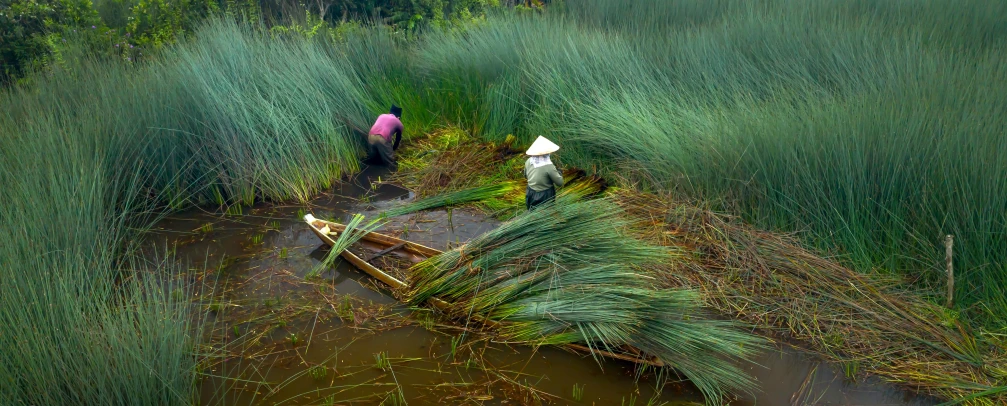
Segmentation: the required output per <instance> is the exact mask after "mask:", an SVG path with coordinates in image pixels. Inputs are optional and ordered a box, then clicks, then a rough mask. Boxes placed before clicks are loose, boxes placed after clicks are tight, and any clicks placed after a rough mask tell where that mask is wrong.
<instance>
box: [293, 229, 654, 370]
mask: <svg viewBox="0 0 1007 406" xmlns="http://www.w3.org/2000/svg"><path fill="white" fill-rule="evenodd" d="M304 222H305V223H308V227H309V228H311V231H312V232H314V233H315V235H317V236H318V238H319V239H320V240H322V242H324V243H325V244H327V245H328V246H330V247H331V246H333V245H335V243H336V238H338V235H339V233H342V232H344V231H346V226H345V225H343V224H340V223H336V222H332V221H327V220H321V219H317V218H315V216H313V215H311V214H306V215H305V216H304ZM361 241H363V242H364V243H365V244H366V243H369V244H368V245H371V248H373V249H375V251H376V253H375V254H372V255H370V256H369V257H368V258H367V259H366V260H365V259H363V258H361V257H360V256H358V255H356V254H354V253H352V252H350V250H348V249H347V250H343V252H342V253H341V254H340V256H342V257H343V258H344V259H346V260H347V261H349V262H350V263H351V264H353V265H354V266H356V267H357V268H359V269H360V270H362V271H364V272H366V273H367V274H368V275H370V276H372V277H374V278H376V279H378V280H380V281H381V282H384V283H385V284H386V285H388V286H390V287H392V288H394V289H404V288H407V287H408V286H409V285H408V284H407V283H405V282H403V281H401V280H399V279H397V278H395V277H394V276H392V275H389V274H388V273H387V272H385V271H383V270H381V269H379V268H378V267H376V266H374V265H372V264H371V263H370V262H368V261H370V260H372V259H375V258H377V257H380V256H382V255H387V254H389V253H391V252H394V251H401V254H403V255H400V256H403V257H405V258H407V259H408V260H409V261H410V262H412V263H414V264H415V263H419V262H421V261H423V260H425V259H427V258H430V257H433V256H436V255H439V254H442V253H443V251H439V250H436V249H433V248H430V247H427V246H423V245H420V244H417V243H414V242H410V241H406V240H402V239H399V238H395V237H392V236H389V235H384V234H381V233H377V232H373V231H372V232H369V233H367V234H365V235H364V236H363V237H361ZM428 302H429V303H430V304H431V305H433V306H435V307H437V308H439V309H441V310H444V311H447V310H449V309H450V308H451V304H450V303H448V302H445V301H444V300H441V299H438V298H430V299H429V300H428ZM473 319H475V320H476V321H478V322H480V323H482V324H484V325H486V326H490V327H493V326H496V325H497V324H498V323H497V322H495V321H493V320H486V319H482V318H478V317H473ZM563 347H565V348H567V349H570V350H575V351H579V352H586V353H594V354H598V355H601V356H604V357H608V358H613V359H619V360H623V361H630V362H634V363H638V364H647V365H651V366H656V367H662V366H664V365H665V364H664V362H662V361H661V360H659V359H653V358H651V359H644V358H639V357H637V356H638V355H640V354H639V351H638V350H636V349H634V348H628V349H627V350H629V352H630V353H633V354H635V355H637V356H631V355H624V354H616V353H613V352H608V351H602V350H599V349H597V348H596V349H591V348H588V347H586V346H583V345H579V344H566V345H564V346H563Z"/></svg>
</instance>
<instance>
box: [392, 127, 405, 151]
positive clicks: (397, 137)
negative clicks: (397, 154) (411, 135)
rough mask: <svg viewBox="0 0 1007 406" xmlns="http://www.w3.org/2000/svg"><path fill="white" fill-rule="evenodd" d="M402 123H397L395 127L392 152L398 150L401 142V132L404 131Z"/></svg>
mask: <svg viewBox="0 0 1007 406" xmlns="http://www.w3.org/2000/svg"><path fill="white" fill-rule="evenodd" d="M404 129H405V128H404V126H403V125H402V122H401V121H399V125H398V126H396V127H395V142H393V143H392V150H393V151H394V150H396V149H399V142H400V141H402V130H404Z"/></svg>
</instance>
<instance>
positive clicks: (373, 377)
mask: <svg viewBox="0 0 1007 406" xmlns="http://www.w3.org/2000/svg"><path fill="white" fill-rule="evenodd" d="M381 176H384V177H386V178H387V176H388V173H387V171H386V170H385V169H383V168H368V169H366V170H365V171H363V172H362V173H360V174H358V175H357V176H355V177H353V178H351V179H348V180H346V181H344V182H341V183H340V184H338V185H337V186H336V187H335V188H333V189H332V190H330V191H329V192H328V193H325V194H322V195H320V196H318V197H317V198H316V199H314V200H313V201H312V202H310V203H309V204H306V205H266V204H263V205H257V206H255V207H250V208H249V207H246V208H243V209H242V210H240V212H239V211H237V210H232V211H231V212H230V214H228V215H221V214H218V213H208V212H202V211H199V210H195V211H190V212H185V213H180V214H176V215H174V216H172V217H170V218H168V219H165V220H164V221H162V222H160V223H159V224H158V225H157V227H156V228H155V232H154V233H152V236H151V241H150V242H149V244H148V246H149V247H151V249H153V250H155V251H160V252H164V251H167V252H171V253H173V254H174V257H175V258H176V259H177V260H178V261H180V262H182V263H184V264H186V266H187V267H188V269H189V272H188V273H187V277H188V278H189V279H190V280H191V281H194V282H195V283H194V286H198V287H199V289H198V290H197V291H195V292H194V293H193V301H194V302H195V303H197V304H198V305H199V307H200V309H202V310H204V311H202V312H198V313H200V314H201V317H205V319H201V320H200V323H202V324H203V326H204V331H203V333H202V334H203V335H204V338H205V339H206V340H208V342H209V343H210V344H209V345H207V346H206V347H204V348H203V349H202V352H203V353H204V354H205V355H206V360H205V361H204V362H203V364H202V371H203V375H204V376H205V377H204V378H202V379H201V380H200V382H199V385H200V386H199V388H200V402H201V403H202V404H228V405H230V404H263V405H267V404H268V405H273V404H289V405H336V404H387V405H399V404H412V405H433V404H490V405H507V404H549V403H552V404H584V405H613V404H614V405H645V404H672V405H674V404H697V403H698V404H701V402H702V397H701V396H700V395H699V394H698V393H697V392H696V391H695V389H694V388H693V387H692V386H691V385H690V384H689V383H688V382H675V381H674V380H673V383H669V384H666V385H665V386H664V387H662V388H656V387H655V382H657V381H658V380H657V379H655V377H654V376H651V375H649V373H643V374H638V373H637V372H636V371H637V370H636V368H635V366H634V365H632V364H630V363H628V362H624V361H615V360H595V359H593V358H592V357H591V356H589V355H585V354H576V353H571V352H567V351H563V350H560V349H556V348H547V347H543V348H537V349H535V348H531V347H524V346H506V345H502V344H494V343H489V342H487V341H486V340H484V339H483V338H482V337H480V335H479V334H478V333H477V332H476V331H473V330H471V329H466V326H458V325H454V324H451V323H449V322H446V321H444V320H441V319H439V318H437V317H436V316H435V315H434V314H432V313H431V312H430V311H429V310H427V309H423V308H409V307H407V306H405V305H402V304H401V303H400V302H399V301H398V300H397V299H396V298H395V297H393V296H392V295H391V294H390V292H388V291H387V290H385V289H384V288H383V287H382V286H381V285H379V284H377V283H376V282H375V281H374V280H373V279H371V278H370V277H368V276H367V275H366V274H364V273H362V272H360V271H358V270H356V269H355V268H353V267H352V266H350V265H349V264H347V263H346V262H344V261H337V262H336V264H335V265H333V266H331V267H328V268H324V269H318V267H317V265H318V264H319V263H320V262H321V261H322V260H323V259H324V258H325V255H326V254H327V252H328V250H327V247H326V246H325V245H324V244H323V243H322V242H321V241H320V240H319V239H318V237H317V236H315V235H314V234H313V233H312V232H311V231H310V230H309V229H308V227H307V225H306V224H305V223H304V221H303V220H302V218H303V215H304V214H307V213H311V214H313V215H314V216H315V217H318V218H328V219H334V220H336V221H341V222H345V221H346V220H347V219H348V218H349V216H350V215H352V214H353V213H362V214H365V215H367V216H368V218H373V217H374V216H376V215H377V213H378V212H379V211H381V210H382V209H384V208H388V207H392V206H394V205H396V204H401V203H402V202H403V201H405V200H409V199H411V198H412V197H413V196H412V195H411V194H410V193H409V192H408V191H407V190H405V189H402V188H400V187H397V186H395V185H392V184H382V183H377V182H375V180H377V179H378V178H379V177H381ZM497 224H498V223H497V222H496V221H494V220H492V219H489V218H487V217H485V216H483V215H480V214H478V213H472V212H468V211H464V210H453V211H445V210H435V211H429V212H425V213H420V214H416V215H407V216H401V217H399V218H395V219H392V221H391V222H390V223H388V224H387V225H385V226H384V227H383V228H382V229H381V232H385V233H389V234H393V235H398V236H401V237H402V238H404V239H408V240H411V241H415V242H418V243H420V244H424V245H427V246H430V247H433V248H436V249H441V250H443V249H447V248H450V247H453V246H456V245H457V244H462V243H464V242H465V241H467V240H468V239H470V238H472V237H473V236H476V235H479V234H481V233H483V232H486V231H488V230H491V229H492V228H494V227H495V226H496V225H497ZM758 364H759V366H753V367H751V368H750V372H751V374H752V375H753V376H755V377H756V378H757V380H758V382H759V385H760V388H759V391H758V392H756V393H754V394H751V395H741V396H740V398H739V399H736V400H735V401H733V402H732V403H731V404H733V405H798V404H800V405H931V404H935V402H934V401H933V400H932V399H928V398H924V397H919V396H915V395H913V394H912V393H909V392H907V391H904V390H901V389H899V388H896V387H894V386H890V385H887V384H884V383H880V381H878V380H876V379H867V380H862V381H859V382H851V381H849V380H847V379H845V377H844V374H843V372H842V371H841V370H838V369H837V368H836V367H834V366H831V365H828V364H825V363H820V362H818V361H816V360H815V359H814V357H810V356H806V355H804V354H802V353H800V352H798V351H795V350H793V349H790V348H787V347H782V346H781V347H780V348H779V349H778V350H777V351H772V352H769V353H767V354H765V355H764V356H762V357H761V358H760V359H759V360H758Z"/></svg>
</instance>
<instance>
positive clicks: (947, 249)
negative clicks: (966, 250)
mask: <svg viewBox="0 0 1007 406" xmlns="http://www.w3.org/2000/svg"><path fill="white" fill-rule="evenodd" d="M952 245H954V237H953V236H952V235H951V234H948V236H947V237H944V255H945V257H944V258H945V260H947V263H948V304H947V307H951V303H952V301H953V299H954V292H955V268H954V264H953V263H952V261H951V246H952Z"/></svg>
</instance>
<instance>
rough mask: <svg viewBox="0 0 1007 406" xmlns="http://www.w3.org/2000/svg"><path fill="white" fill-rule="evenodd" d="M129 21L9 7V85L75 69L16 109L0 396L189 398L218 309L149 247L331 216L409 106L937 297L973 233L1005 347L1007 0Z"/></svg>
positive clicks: (113, 13)
mask: <svg viewBox="0 0 1007 406" xmlns="http://www.w3.org/2000/svg"><path fill="white" fill-rule="evenodd" d="M116 1H117V0H108V2H101V3H98V4H97V5H94V7H95V10H97V13H98V14H99V16H98V18H100V19H101V20H100V21H98V22H100V23H95V24H93V26H94V27H95V28H93V29H91V28H90V27H87V28H88V29H91V30H93V31H86V30H85V31H83V32H77V33H73V29H74V28H73V27H74V26H75V25H78V24H85V26H86V24H87V22H88V21H95V20H94V19H95V18H96V17H95V16H94V14H93V13H91V12H90V11H88V10H86V9H84V7H85V6H88V7H91V5H90V4H88V3H87V2H69V1H61V2H56V3H51V2H50V3H47V4H50V5H46V6H43V5H39V4H37V2H25V1H18V2H15V3H16V5H17V7H20V8H19V9H18V10H24V13H19V14H17V18H14V17H13V16H14V14H11V13H9V12H8V10H4V11H2V12H0V13H2V14H0V24H3V26H0V28H2V29H0V32H2V33H3V35H4V37H3V38H0V39H2V41H0V52H2V53H3V55H2V57H3V58H4V68H3V69H4V73H3V74H4V81H10V78H16V77H20V76H21V75H24V74H25V73H26V72H29V71H31V70H32V69H33V68H34V67H37V66H40V65H49V66H53V67H56V68H58V69H54V70H50V71H45V72H46V74H39V75H37V76H32V77H30V78H31V80H29V81H26V82H23V83H22V84H21V85H18V86H12V87H8V88H7V89H6V90H5V91H4V93H3V94H2V95H0V185H3V188H2V190H0V230H2V231H4V232H5V233H4V234H5V235H6V236H8V237H7V240H6V241H5V244H3V245H2V246H0V264H3V267H0V268H2V269H0V272H2V274H0V276H2V278H0V302H2V305H3V306H0V322H2V323H3V325H4V326H5V327H4V330H3V332H0V344H2V345H0V348H4V349H5V350H3V351H0V376H2V377H5V378H0V379H11V380H9V381H8V383H10V382H18V384H16V385H15V384H5V385H0V403H8V402H7V401H8V400H11V399H13V400H22V399H28V400H29V403H33V404H91V403H109V402H113V403H114V402H116V401H117V400H121V401H119V402H120V403H125V402H126V399H129V400H130V401H134V399H141V400H144V399H148V400H150V403H186V402H187V401H188V399H189V395H190V393H191V383H192V378H193V376H194V374H195V372H194V367H193V366H192V362H191V360H192V354H189V353H188V349H190V348H192V347H191V338H190V337H192V335H191V334H192V333H191V331H192V328H190V327H189V326H185V325H184V323H185V322H188V321H190V320H192V319H193V318H194V316H193V315H192V314H190V309H188V307H186V306H182V305H181V304H178V303H177V302H173V301H171V299H170V298H169V297H168V296H170V295H167V294H162V293H161V292H169V291H172V289H164V290H162V289H163V287H164V285H165V284H166V283H168V282H166V281H164V280H162V278H163V277H164V275H166V274H170V273H171V272H170V270H169V269H167V268H166V267H165V266H164V265H158V264H142V263H139V262H137V261H135V259H134V258H132V257H131V253H132V252H133V249H134V248H135V247H134V246H132V245H131V244H130V242H132V241H136V238H135V237H136V233H137V232H139V231H142V230H143V229H144V228H145V225H146V224H148V223H149V221H150V220H151V219H152V218H153V217H152V216H151V215H152V214H156V213H160V212H162V211H163V210H166V209H180V208H183V207H187V206H191V205H194V204H202V205H205V204H212V205H218V206H222V207H232V206H233V207H238V208H240V206H238V205H236V204H242V203H243V204H248V203H251V202H253V201H256V200H287V199H296V200H306V199H307V198H308V197H309V196H311V195H313V194H315V193H316V192H318V191H319V190H322V189H323V188H325V187H327V186H329V185H331V183H332V182H333V181H335V180H337V179H338V178H339V177H340V176H342V175H344V174H346V173H350V172H353V171H355V170H357V169H358V163H357V162H358V160H357V156H358V153H359V150H360V143H361V141H360V140H359V138H358V137H356V136H355V135H356V133H355V132H356V131H361V129H365V128H366V127H367V126H369V124H370V120H371V119H372V118H373V116H374V115H376V114H377V113H379V112H382V111H384V110H385V109H387V106H388V104H390V103H392V102H395V103H396V104H398V105H400V106H403V107H404V109H405V112H404V117H403V119H404V121H405V122H406V125H407V134H406V135H407V139H408V138H412V137H414V136H415V135H417V134H420V133H421V132H425V131H430V130H434V129H438V128H441V127H446V126H451V127H456V128H460V129H462V130H464V131H466V132H469V133H471V134H472V135H474V136H475V137H477V138H479V139H481V140H483V141H491V142H496V143H503V142H505V141H506V137H507V136H508V135H509V134H513V135H514V136H516V137H517V139H518V144H520V143H522V142H525V143H526V142H528V141H530V140H532V139H533V138H534V137H535V136H537V135H539V134H544V135H547V136H549V137H550V138H551V139H554V140H555V141H556V142H557V143H559V144H560V145H561V146H563V150H562V152H561V153H560V154H557V160H561V164H562V165H567V166H572V167H579V168H583V169H585V170H588V171H589V172H593V173H599V174H602V175H605V176H606V178H608V179H610V180H618V181H620V182H621V184H620V186H624V187H632V188H636V189H638V190H642V191H654V192H660V193H664V194H665V196H672V195H674V196H680V197H681V196H684V197H688V198H690V199H693V200H701V201H707V202H710V204H711V205H713V206H715V207H716V208H717V209H721V210H725V211H730V212H733V213H737V214H740V215H742V216H743V217H744V218H745V219H746V220H748V221H749V222H750V223H752V224H755V225H757V226H759V227H762V228H763V229H770V230H778V231H801V232H802V234H801V235H802V238H803V239H802V242H803V243H804V244H805V245H807V246H808V247H811V248H813V249H814V250H815V251H814V252H817V253H819V254H821V253H829V254H830V255H831V254H835V255H837V256H838V258H839V260H840V261H841V262H842V263H843V264H844V265H846V266H849V267H853V268H855V269H857V270H859V271H862V272H863V273H865V274H886V275H888V276H890V277H893V278H896V277H897V278H901V280H900V281H899V282H898V283H901V284H902V286H903V287H904V286H905V284H907V283H908V284H910V285H911V286H910V287H911V288H912V289H903V291H919V292H922V295H923V296H925V297H928V298H930V299H931V300H933V301H934V302H938V303H939V302H942V301H943V300H942V298H941V297H940V296H941V295H942V293H941V292H942V291H943V287H944V285H943V284H944V274H943V268H944V248H943V246H942V242H943V239H944V236H945V235H947V234H951V235H954V238H955V251H954V258H955V274H956V284H955V286H956V291H955V298H956V303H955V306H954V307H955V308H954V309H952V310H951V311H949V312H947V314H949V315H955V316H954V317H959V318H961V319H962V320H964V321H967V322H968V323H969V324H970V325H971V326H972V327H976V328H977V329H976V331H977V333H976V334H975V338H976V340H977V342H978V344H977V345H976V348H978V347H980V346H984V345H985V342H984V340H987V339H989V340H996V337H998V335H997V334H999V335H1000V337H1002V334H1003V330H1004V329H1005V328H1007V316H1005V315H1007V295H1005V293H1004V292H1005V289H1004V287H1005V286H1007V272H1005V270H1007V234H1005V233H1004V231H1003V230H1004V229H1005V226H1007V212H1005V210H1004V207H1007V180H1005V179H1007V155H1005V154H1003V153H1002V151H1005V150H1007V144H1005V140H1007V138H1005V137H1004V136H1003V129H1004V128H1007V122H1005V120H1007V119H1005V118H1004V117H1007V114H1005V113H1007V111H1005V106H1007V99H1005V98H1007V88H1005V87H1007V64H1004V61H1005V55H1007V52H1005V49H1004V46H1005V43H1004V40H1005V36H1007V30H1005V28H1004V27H1005V26H1007V22H1005V16H1007V1H1003V0H920V1H914V2H896V1H891V2H889V1H878V0H824V1H817V2H811V3H808V2H804V1H798V0H758V1H750V2H740V1H698V0H678V1H673V2H668V1H661V0H639V1H636V2H633V3H631V4H626V3H625V2H621V1H614V0H567V1H566V2H565V5H564V6H562V7H560V6H556V7H555V8H553V9H549V10H546V12H543V13H500V15H493V16H491V17H488V18H486V19H480V18H477V17H476V14H477V13H476V14H473V13H470V14H465V12H463V10H462V9H457V10H456V9H448V8H441V10H442V11H443V10H455V11H449V13H448V14H441V16H442V17H441V18H443V19H444V20H443V21H450V20H451V19H452V18H454V17H450V15H454V14H451V13H456V11H457V13H456V14H457V16H459V18H458V19H459V20H464V21H472V20H478V21H477V22H475V23H472V24H464V25H455V24H429V25H427V27H428V29H426V30H421V31H412V32H411V33H422V35H419V36H417V35H402V33H401V32H396V31H395V29H389V28H388V27H365V26H362V25H360V24H347V25H344V26H340V27H328V26H327V23H325V22H324V21H325V19H328V20H329V21H332V20H334V19H341V18H334V15H335V14H333V13H334V12H336V10H341V8H340V6H339V5H334V6H333V7H335V8H333V9H332V10H327V11H325V12H323V13H322V14H323V17H324V18H323V20H321V21H322V22H320V23H317V26H319V27H325V29H330V28H331V31H329V32H328V34H327V35H309V31H311V30H287V31H284V30H272V31H269V30H265V29H261V28H260V27H258V26H254V25H242V24H238V23H235V22H233V19H223V20H218V19H210V20H209V23H208V24H206V25H203V24H202V23H201V21H202V20H203V19H204V18H206V16H209V15H211V14H213V13H211V12H208V11H207V12H204V11H199V10H201V9H200V8H198V7H189V8H185V9H184V10H183V9H177V10H179V12H182V11H185V12H189V11H193V12H194V13H195V14H193V16H194V17H191V19H192V21H188V20H186V21H185V22H179V20H178V18H176V17H175V16H172V15H171V14H170V13H169V14H166V15H164V17H165V18H167V19H168V20H165V21H163V22H157V21H154V20H144V19H142V18H141V19H139V20H137V19H133V20H130V19H129V18H122V17H123V15H126V14H128V13H127V11H128V12H129V13H132V12H136V10H142V9H144V7H161V6H164V7H169V3H168V2H163V3H162V2H157V1H152V2H144V3H143V4H144V5H143V7H140V6H139V5H131V6H128V7H126V6H123V4H124V3H117V2H116ZM183 3H185V2H183ZM196 3H199V5H200V7H202V5H204V4H206V5H208V4H210V2H189V3H185V4H190V5H195V4H196ZM234 3H235V4H238V3H240V2H234ZM434 3H438V2H433V1H431V2H429V4H434ZM448 3H450V2H447V3H444V2H440V3H439V4H448ZM179 4H181V3H179ZM241 4H244V3H241ZM333 4H336V3H333ZM422 4H427V3H426V2H413V6H412V7H420V6H421V5H422ZM451 4H455V3H451ZM458 4H462V3H458ZM466 4H469V3H466ZM471 4H472V5H475V4H481V5H490V4H491V3H490V2H485V3H483V2H471ZM246 5H247V4H246ZM239 6H240V4H239ZM207 7H208V8H207V10H210V8H211V7H210V6H207ZM347 7H348V6H347ZM473 7H474V6H473ZM342 9H345V8H342ZM9 10H13V8H11V9H9ZM124 10H127V11H124ZM218 10H224V9H220V8H218ZM416 10H421V11H420V12H418V14H413V16H415V15H421V16H422V15H425V14H422V13H426V12H430V13H432V14H430V15H437V14H436V12H435V11H434V9H416ZM416 10H411V11H409V12H410V13H412V12H414V11H416ZM422 10H426V11H422ZM465 10H468V9H465ZM480 10H482V9H480ZM124 13H125V14H124ZM286 14H287V15H291V14H292V13H289V12H288V13H286ZM344 14H345V13H344ZM22 15H23V16H26V17H23V19H22ZM384 16H385V17H387V16H388V15H384ZM413 16H409V17H403V16H402V15H399V16H396V17H394V18H392V21H391V22H392V23H393V24H394V27H396V28H403V27H405V28H409V26H408V24H409V21H413V22H414V23H415V22H416V21H421V20H423V19H426V17H423V18H421V19H415V18H413ZM127 17H128V16H127ZM134 17H135V16H134ZM179 18H183V19H189V18H190V17H179ZM250 19H252V20H255V18H250ZM112 21H116V23H112ZM123 21H125V22H126V23H125V24H126V26H122V25H116V24H123ZM130 21H133V24H141V23H142V24H144V27H148V28H143V29H140V28H136V30H138V31H135V32H129V31H126V30H127V29H128V28H129V27H128V25H129V24H131V23H129V22H130ZM143 21H148V22H146V23H143ZM402 24H405V26H403V25H402ZM267 26H268V25H267ZM8 27H15V28H17V29H8ZM24 27H29V28H30V29H27V30H25V29H23V28H24ZM136 27H139V25H137V26H136ZM158 27H162V28H163V27H167V28H164V30H161V28H158ZM195 27H201V28H195ZM414 27H415V24H414ZM263 28H265V27H263ZM67 30H69V32H67ZM126 33H129V34H130V35H129V37H130V38H141V39H129V40H123V38H124V37H126ZM74 34H76V35H77V36H74ZM182 34H185V38H186V40H185V41H177V39H178V38H180V37H181V36H182ZM143 38H146V39H143ZM63 39H67V40H68V41H67V44H69V45H63V44H64V43H63V42H62V40H63ZM136 41H150V42H149V44H155V43H156V44H157V45H156V46H155V45H150V46H151V47H153V48H157V49H156V50H155V49H153V48H152V49H151V53H154V52H156V54H148V55H143V56H144V58H141V59H140V61H139V62H137V60H136V57H138V56H140V54H141V52H142V51H140V50H135V51H134V50H132V49H133V48H130V49H131V50H130V51H126V50H125V49H124V48H125V47H127V46H129V45H133V46H134V47H135V46H139V45H138V43H137V42H136ZM75 44H76V45H75ZM115 45H119V46H118V47H116V46H115ZM99 49H100V50H106V51H107V52H105V53H102V52H99V51H97V50H99ZM144 50H146V48H144ZM133 52H135V54H134V53H133ZM127 58H128V59H127ZM39 61H41V62H39ZM449 141H450V140H449ZM456 144H457V143H456ZM406 145H407V146H408V145H409V144H408V141H407V143H406ZM444 145H445V146H446V147H451V148H453V147H452V144H451V143H450V142H447V143H445V144H444ZM461 169H464V168H459V170H461ZM506 169H507V168H500V171H501V172H502V171H504V170H506ZM459 173H462V174H464V173H471V172H459ZM491 176H492V177H491V178H490V179H497V180H499V179H506V176H503V175H501V174H493V175H491ZM472 186H478V185H468V186H466V187H472ZM144 268H152V269H153V271H154V272H148V271H147V270H145V269H144ZM151 275H155V276H151ZM669 306H670V305H669ZM690 309H691V308H690ZM679 310H680V311H681V309H679ZM773 317H776V315H773ZM949 317H950V316H949ZM948 324H949V325H953V324H954V323H953V320H952V321H949V322H948ZM166 326H185V327H184V328H168V327H166ZM927 328H930V326H929V325H927ZM29 333H30V334H29ZM986 333H989V334H986ZM872 337H873V336H872ZM877 337H878V339H882V340H883V339H887V337H888V336H887V335H884V334H879V335H878V336H877ZM637 338H638V337H637ZM623 339H626V338H625V337H623ZM634 339H635V338H634ZM822 340H823V341H822V342H827V343H834V344H837V341H836V340H838V338H837V339H828V338H823V339H822ZM652 344H654V343H652ZM654 345H657V344H654ZM864 348H867V347H866V346H865V347H864ZM113 349H114V351H113ZM973 358H974V357H973ZM973 358H970V359H969V360H970V362H977V361H975V360H974V359H973ZM108 365H121V366H122V367H121V368H108ZM695 371H699V369H696V370H695ZM66 376H89V377H96V378H94V379H92V380H88V381H85V382H87V386H86V387H85V386H75V385H78V384H75V383H73V382H70V381H67V380H66V379H65V377H66ZM694 378H696V379H699V381H698V382H700V384H701V386H702V385H704V384H703V383H702V382H703V381H702V378H699V377H698V376H694ZM1000 384H1002V382H1000ZM727 386H728V387H733V386H731V385H727ZM1001 386H1002V385H1001ZM712 387H713V386H707V388H712ZM42 388H45V389H46V390H42ZM988 392H990V391H988ZM990 393H992V394H996V391H992V392H990ZM110 399H111V400H110ZM10 403H16V402H10Z"/></svg>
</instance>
